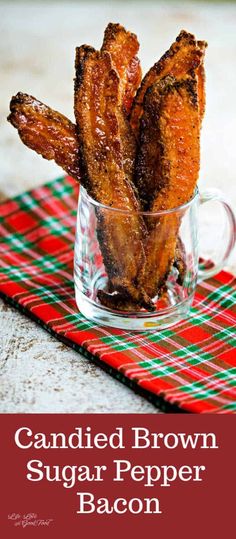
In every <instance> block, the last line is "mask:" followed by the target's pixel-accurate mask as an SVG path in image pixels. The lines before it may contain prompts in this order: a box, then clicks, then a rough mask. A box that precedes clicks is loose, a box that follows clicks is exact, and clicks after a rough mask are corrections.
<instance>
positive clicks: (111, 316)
mask: <svg viewBox="0 0 236 539" xmlns="http://www.w3.org/2000/svg"><path fill="white" fill-rule="evenodd" d="M212 201H214V203H217V202H218V203H220V204H221V206H222V208H223V209H224V222H223V223H222V227H221V231H220V232H221V233H220V234H219V241H217V245H215V246H214V249H212V252H211V260H209V259H208V260H205V261H202V262H201V263H199V208H200V206H201V205H202V204H205V203H207V202H212ZM137 220H138V221H137ZM137 222H139V223H140V222H141V223H142V226H141V228H142V229H143V227H144V229H145V234H144V238H143V239H142V246H141V247H140V246H139V245H138V244H137V236H136V234H137V230H136V227H137ZM104 223H105V224H104ZM120 225H122V229H123V230H125V232H126V235H125V236H124V237H123V239H122V235H121V234H120V229H119V227H120ZM104 227H105V232H104ZM106 227H108V229H107V228H106ZM117 227H118V228H117ZM107 230H108V231H109V232H107ZM112 235H113V237H112ZM124 238H125V239H124ZM113 240H114V241H113ZM107 241H108V243H109V242H113V247H112V249H113V251H112V252H113V255H114V256H113V259H112V260H111V259H110V260H109V264H108V263H107V260H105V259H106V253H105V258H104V244H103V242H105V244H106V245H105V246H106V247H107ZM235 241H236V221H235V216H234V214H233V211H232V209H231V207H230V205H229V204H228V203H227V201H226V200H225V199H224V196H223V195H222V193H221V192H220V191H218V190H211V189H209V190H207V191H206V192H204V193H203V194H202V195H201V194H199V192H198V191H196V193H195V195H194V197H193V198H192V199H191V200H190V201H189V202H188V203H187V204H185V205H183V206H180V207H178V208H175V209H173V210H169V211H159V212H157V213H150V212H139V213H137V214H134V213H132V212H129V211H126V210H119V209H116V208H112V207H109V206H104V205H102V204H99V203H97V202H96V201H95V200H93V199H91V198H90V197H89V196H88V194H87V193H86V191H85V189H83V188H82V187H81V188H80V193H79V203H78V213H77V228H76V240H75V251H74V284H75V296H76V302H77V306H78V308H79V310H80V312H81V313H82V314H83V315H84V316H85V317H86V318H87V319H89V320H91V321H92V322H95V323H97V324H100V325H104V326H110V327H116V328H121V329H127V330H130V331H133V330H135V331H147V330H161V329H165V328H168V327H170V326H172V325H174V324H176V323H177V322H179V321H180V320H182V319H185V318H186V317H187V316H188V315H189V312H190V308H191V305H192V301H193V297H194V292H195V289H196V285H197V283H198V282H199V281H201V280H203V279H206V278H208V277H211V276H213V275H214V274H216V273H217V272H218V271H219V270H220V269H222V267H223V266H224V265H225V263H226V261H227V259H228V257H229V255H230V253H231V251H232V249H233V247H234V245H235ZM99 242H100V243H99ZM148 242H149V243H148ZM133 247H134V248H133ZM143 249H144V251H146V253H147V252H148V253H149V255H148V256H146V262H144V260H143V259H142V257H141V258H138V259H139V265H140V266H139V267H138V268H137V267H136V266H137V263H136V260H132V256H138V257H139V252H141V251H142V250H143ZM213 251H214V252H213ZM204 258H205V257H204ZM103 260H104V261H105V264H104V261H103ZM127 260H128V262H129V268H128V271H131V270H130V268H132V271H136V272H137V275H136V277H135V279H133V280H132V279H131V281H132V286H133V285H134V287H135V291H136V289H137V290H138V291H139V289H140V287H141V288H142V289H143V290H144V292H145V293H146V291H147V292H148V294H149V296H151V297H152V309H153V310H152V311H148V310H147V309H146V308H144V307H143V306H142V305H141V304H137V303H135V302H133V300H132V301H129V302H128V303H130V305H129V307H128V308H129V310H127V298H126V299H125V300H124V302H123V303H124V305H123V304H122V301H120V302H118V304H115V305H114V304H113V303H112V305H110V303H109V306H107V304H106V306H105V305H104V304H102V303H101V302H100V299H101V292H100V291H101V290H102V291H103V292H105V293H106V292H108V293H109V294H113V295H114V288H115V287H114V280H115V282H116V283H118V289H119V283H120V282H121V283H124V282H126V281H127V280H128V281H129V279H130V274H129V273H128V274H127V275H126V274H125V272H126V263H127ZM140 260H141V263H140ZM147 260H148V262H147ZM200 260H201V259H200ZM148 264H149V265H148ZM106 266H107V269H106ZM112 266H113V267H112ZM120 272H121V273H122V272H123V273H122V278H120ZM131 273H132V272H131ZM132 276H133V273H132V275H131V277H132ZM132 278H133V277H132ZM112 279H113V280H112ZM140 282H141V285H140ZM158 284H159V293H156V292H157V286H156V285H158ZM160 284H162V287H161V290H160ZM122 286H123V285H122ZM121 288H122V287H121ZM103 292H102V294H103ZM135 293H136V292H135ZM138 293H139V292H138ZM122 294H123V292H121V297H123V296H122ZM113 295H112V297H113ZM115 296H116V297H117V293H116V292H115ZM99 298H100V299H99ZM103 303H104V302H103Z"/></svg>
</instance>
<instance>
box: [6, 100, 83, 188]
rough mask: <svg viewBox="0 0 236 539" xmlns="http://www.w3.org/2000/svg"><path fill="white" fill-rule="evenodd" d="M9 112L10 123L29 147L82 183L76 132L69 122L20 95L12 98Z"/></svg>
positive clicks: (36, 101)
mask: <svg viewBox="0 0 236 539" xmlns="http://www.w3.org/2000/svg"><path fill="white" fill-rule="evenodd" d="M10 111H11V112H10V115H9V116H8V121H9V122H10V123H11V124H12V125H13V126H14V127H16V129H17V130H18V133H19V136H20V138H21V140H22V142H23V143H24V144H25V145H26V146H28V147H29V148H31V149H32V150H35V151H36V152H37V153H39V154H40V155H42V156H43V157H44V158H45V159H48V160H50V159H54V161H55V162H56V163H57V165H59V166H61V167H62V168H63V169H64V170H65V171H66V172H67V173H68V174H70V175H71V176H73V177H74V178H75V179H76V180H80V179H81V177H80V168H79V151H78V143H77V140H76V128H75V125H74V124H73V123H72V122H70V120H68V119H67V118H66V117H65V116H63V115H62V114H60V113H59V112H56V111H55V110H53V109H51V108H50V107H47V105H44V103H41V101H38V99H36V98H35V97H32V96H31V95H27V94H23V93H21V92H19V93H18V94H16V95H15V96H13V97H12V99H11V102H10Z"/></svg>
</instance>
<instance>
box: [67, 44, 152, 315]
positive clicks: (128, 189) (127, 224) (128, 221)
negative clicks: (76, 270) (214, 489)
mask: <svg viewBox="0 0 236 539" xmlns="http://www.w3.org/2000/svg"><path fill="white" fill-rule="evenodd" d="M80 58H81V54H80V50H77V54H76V78H75V107H74V108H75V117H76V121H77V125H78V140H79V147H80V157H81V159H80V164H81V171H82V174H83V179H84V183H85V186H86V189H87V191H88V193H89V194H90V195H91V196H92V197H93V198H94V199H95V200H97V201H98V202H99V203H101V204H104V205H106V206H109V207H110V208H111V209H107V208H101V207H99V208H97V220H98V228H97V234H98V239H99V243H100V247H101V251H102V255H103V260H104V264H105V267H106V270H107V273H108V277H109V281H110V283H111V284H112V286H113V288H114V289H115V290H116V291H118V292H124V294H128V295H129V296H130V297H131V298H132V299H133V300H134V301H136V302H140V303H141V304H142V305H145V306H146V307H148V306H149V308H151V301H150V299H149V298H148V297H147V295H146V293H145V292H144V290H143V289H142V287H139V288H137V286H136V280H137V276H138V273H139V271H140V268H141V267H142V266H143V263H144V258H145V255H144V249H143V237H144V235H145V226H144V223H143V221H142V219H141V218H140V217H139V215H138V213H137V212H138V210H139V208H140V206H139V201H138V199H137V198H136V195H135V191H134V189H133V187H132V184H131V183H130V182H129V181H128V180H127V178H126V174H125V172H124V169H123V157H122V143H121V136H120V129H121V128H120V126H121V120H120V118H121V114H122V111H121V110H120V106H119V77H118V75H117V73H116V71H115V70H114V69H113V67H112V62H111V57H110V54H109V53H107V52H97V51H92V52H91V51H90V52H87V53H86V55H84V56H83V59H82V62H81V61H80ZM119 210H123V212H122V211H119ZM126 210H129V211H130V212H133V214H130V213H128V212H127V213H125V212H126ZM127 232H128V233H127Z"/></svg>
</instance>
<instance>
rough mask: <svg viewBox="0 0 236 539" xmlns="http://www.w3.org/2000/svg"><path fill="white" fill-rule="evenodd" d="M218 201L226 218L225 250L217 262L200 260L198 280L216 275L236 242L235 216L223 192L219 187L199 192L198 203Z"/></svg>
mask: <svg viewBox="0 0 236 539" xmlns="http://www.w3.org/2000/svg"><path fill="white" fill-rule="evenodd" d="M212 201H215V202H220V203H221V204H222V205H223V208H224V210H225V219H227V220H228V223H229V228H228V237H227V238H226V240H225V250H224V252H223V253H222V256H221V260H220V262H219V263H218V264H214V262H212V261H204V260H203V261H201V262H199V266H198V282H200V281H203V280H204V279H208V278H209V277H213V275H216V273H218V272H219V271H220V270H221V269H222V268H223V267H224V266H225V264H226V262H227V260H228V258H229V256H230V254H231V253H232V250H233V248H234V246H235V243H236V218H235V215H234V212H233V210H232V208H231V206H230V205H229V203H228V202H227V200H226V199H225V197H224V195H223V193H222V192H221V191H220V190H219V189H207V190H206V191H204V192H203V193H202V194H200V204H201V205H202V204H206V202H212Z"/></svg>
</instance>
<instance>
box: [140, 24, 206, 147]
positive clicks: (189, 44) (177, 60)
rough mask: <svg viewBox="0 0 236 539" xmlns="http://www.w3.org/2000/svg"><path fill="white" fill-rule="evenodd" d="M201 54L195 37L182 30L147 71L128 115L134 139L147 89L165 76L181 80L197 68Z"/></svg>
mask: <svg viewBox="0 0 236 539" xmlns="http://www.w3.org/2000/svg"><path fill="white" fill-rule="evenodd" d="M202 54H203V53H202V51H201V49H200V47H198V44H197V42H196V39H195V37H194V36H193V35H192V34H189V33H188V32H186V31H185V30H182V31H181V32H180V34H179V35H178V37H177V38H176V41H175V42H174V43H173V44H172V45H171V47H170V49H169V50H168V51H167V52H165V54H164V55H163V56H162V57H161V59H160V60H159V61H158V62H156V63H155V64H154V66H153V67H152V68H151V69H150V70H149V71H148V73H147V74H146V75H145V77H144V78H143V80H142V83H141V86H140V88H139V89H138V91H137V95H136V97H135V99H134V102H133V106H132V110H131V115H130V123H131V126H132V128H133V131H134V133H135V135H136V137H137V136H138V132H139V125H140V119H141V117H142V115H143V100H144V96H145V94H146V91H147V90H148V88H150V87H151V86H152V85H153V84H155V83H157V82H158V81H159V80H160V79H162V78H163V77H165V76H167V75H171V76H173V77H175V78H176V79H177V80H180V79H182V77H183V76H184V75H185V74H186V73H189V72H191V70H193V69H196V68H197V67H198V66H199V63H200V61H201V58H202Z"/></svg>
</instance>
